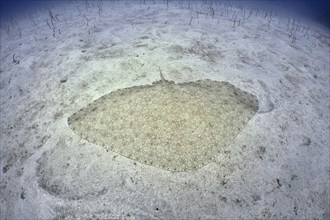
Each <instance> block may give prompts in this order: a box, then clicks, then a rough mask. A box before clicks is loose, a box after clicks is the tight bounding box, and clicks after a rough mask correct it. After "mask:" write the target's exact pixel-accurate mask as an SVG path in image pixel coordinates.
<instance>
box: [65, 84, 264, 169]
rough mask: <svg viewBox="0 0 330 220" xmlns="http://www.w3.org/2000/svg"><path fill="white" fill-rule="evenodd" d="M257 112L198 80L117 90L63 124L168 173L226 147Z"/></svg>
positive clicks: (246, 101) (251, 101)
mask: <svg viewBox="0 0 330 220" xmlns="http://www.w3.org/2000/svg"><path fill="white" fill-rule="evenodd" d="M257 110H258V100H257V98H256V97H255V96H254V95H252V94H249V93H247V92H245V91H242V90H240V89H238V88H236V87H235V86H233V85H231V84H229V83H227V82H217V81H212V80H199V81H196V82H187V83H181V84H176V83H174V82H172V81H166V80H164V79H163V80H161V81H157V82H154V83H153V84H152V85H144V86H136V87H130V88H125V89H120V90H116V91H114V92H111V93H109V94H106V95H104V96H102V97H101V98H99V99H97V100H95V101H94V102H92V103H90V104H89V105H88V106H87V107H85V108H83V109H81V110H79V111H78V112H76V113H74V114H73V115H71V116H70V117H69V118H68V123H69V126H70V127H71V128H72V129H73V131H74V132H75V133H76V134H78V135H80V136H81V137H82V138H83V139H85V140H87V141H89V142H91V143H94V144H96V145H100V146H103V147H104V148H106V149H108V150H111V151H114V152H116V153H118V154H120V155H122V156H125V157H127V158H130V159H132V160H135V161H138V162H140V163H144V164H148V165H152V166H155V167H159V168H162V169H165V170H170V171H192V170H196V169H198V168H200V167H202V166H204V165H206V164H207V163H209V162H211V161H212V160H213V158H214V157H215V156H216V155H217V154H218V153H219V152H220V149H222V148H224V147H226V146H228V145H229V144H230V142H231V141H232V140H233V139H234V138H235V137H236V136H237V134H238V133H239V132H240V130H241V129H242V128H243V127H244V126H245V125H246V123H247V122H248V121H249V120H250V119H251V118H252V117H253V115H254V114H255V113H256V112H257Z"/></svg>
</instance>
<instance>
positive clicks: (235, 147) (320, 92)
mask: <svg viewBox="0 0 330 220" xmlns="http://www.w3.org/2000/svg"><path fill="white" fill-rule="evenodd" d="M329 44H330V38H329V29H326V28H324V27H321V26H317V25H316V24H315V25H314V24H313V23H312V22H307V21H301V20H299V19H296V18H293V17H285V16H279V15H277V14H276V13H274V12H270V11H265V10H261V9H258V8H248V7H235V6H232V5H230V4H228V3H224V2H222V3H217V2H213V3H212V4H211V3H210V2H207V3H206V2H204V3H202V2H197V1H194V2H190V3H189V2H187V1H170V2H168V4H167V1H155V2H154V1H147V2H144V1H136V2H132V1H127V2H118V1H108V2H107V1H95V2H88V1H87V2H85V1H84V2H73V1H69V2H65V3H62V4H55V3H54V4H53V3H52V2H48V6H47V7H41V8H39V9H36V10H35V11H32V12H30V13H24V14H22V15H20V16H18V17H17V18H15V19H9V20H8V21H4V22H3V23H2V26H1V69H0V71H1V73H0V77H1V78H0V94H1V111H0V114H1V138H0V144H1V158H0V161H1V170H0V172H1V182H0V187H1V193H0V205H1V206H0V208H1V212H0V219H36V218H37V219H76V218H99V219H106V218H108V219H113V218H126V219H135V218H136V219H151V218H152V219H158V218H161V219H183V218H184V219H197V218H201V219H206V218H207V219H219V218H225V219H252V218H253V219H258V218H259V219H314V218H316V219H329V217H330V210H329V207H330V204H329V184H330V183H329V178H330V168H329V165H330V164H329V156H330V155H329V153H330V151H329V147H330V146H329V145H330V143H329V139H330V135H329V129H330V128H329V116H330V104H329V86H330V85H329V84H330V82H329V80H330V77H329V76H330V72H329V68H330V66H329V65H330V52H329ZM159 68H161V70H162V72H163V74H164V76H165V77H166V79H168V80H171V81H174V82H175V83H186V82H195V81H198V80H213V81H219V82H229V83H230V84H232V85H234V86H235V87H237V88H239V89H240V90H242V91H245V92H247V93H250V94H253V95H254V96H256V97H257V99H258V102H259V108H258V111H257V113H256V114H255V115H254V116H253V117H252V118H251V119H250V120H249V121H248V123H247V124H246V125H245V127H243V128H242V129H241V130H240V132H239V134H238V135H237V136H236V138H235V139H233V141H232V142H231V143H230V144H229V145H228V146H226V147H223V148H221V149H219V151H218V153H217V154H215V155H214V157H215V158H214V159H213V160H212V161H211V162H209V163H208V164H206V165H205V166H203V167H201V168H199V169H198V170H194V171H190V172H173V171H168V170H165V169H161V168H158V167H155V166H152V165H147V164H144V163H140V162H139V161H135V160H133V159H130V158H127V157H125V156H122V155H121V154H118V153H116V152H115V151H111V150H107V149H106V148H104V147H102V146H99V145H97V144H93V143H91V142H89V141H87V140H85V139H84V138H82V137H80V136H79V135H77V134H76V133H75V132H74V131H73V130H72V129H71V128H70V126H69V124H68V118H69V117H70V116H71V115H73V114H74V113H75V112H77V111H78V110H79V109H82V108H84V107H85V106H88V104H90V103H92V102H94V101H95V100H97V99H99V98H100V97H102V96H104V95H106V94H109V93H111V92H114V91H116V90H119V89H124V88H128V87H134V86H141V85H151V84H152V83H153V82H155V81H157V80H159Z"/></svg>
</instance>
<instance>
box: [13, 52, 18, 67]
mask: <svg viewBox="0 0 330 220" xmlns="http://www.w3.org/2000/svg"><path fill="white" fill-rule="evenodd" d="M13 62H14V63H15V64H16V65H17V64H19V60H16V59H15V54H13Z"/></svg>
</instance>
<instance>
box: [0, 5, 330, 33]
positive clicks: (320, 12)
mask: <svg viewBox="0 0 330 220" xmlns="http://www.w3.org/2000/svg"><path fill="white" fill-rule="evenodd" d="M95 1H96V0H95ZM95 1H94V2H95ZM117 1H118V0H117ZM143 1H144V0H136V2H138V3H139V2H143ZM145 1H146V2H147V3H149V4H152V3H153V0H145ZM156 1H157V0H156ZM165 1H166V0H164V1H163V0H162V1H160V2H165ZM184 1H188V0H184ZM211 1H212V2H215V1H218V2H224V1H222V0H211ZM0 2H1V16H6V15H7V16H8V15H10V16H11V17H13V16H15V15H17V14H20V13H22V12H23V11H24V10H27V9H34V8H38V7H39V6H42V4H45V3H47V2H50V1H46V0H43V1H41V0H0ZM81 2H82V4H83V3H84V1H81ZM169 2H173V0H169ZM195 2H196V1H195ZM200 2H210V0H200ZM227 2H230V3H231V4H237V5H243V6H244V5H252V6H255V7H258V8H263V9H268V10H273V11H274V10H277V11H278V12H279V13H281V12H283V14H286V15H289V16H290V15H291V14H292V16H293V17H296V16H300V17H302V18H307V19H312V20H314V21H317V22H318V23H320V24H323V25H324V26H326V27H328V28H329V29H330V0H245V1H242V0H229V1H227ZM68 3H69V1H65V0H58V1H52V4H53V5H54V4H68Z"/></svg>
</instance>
